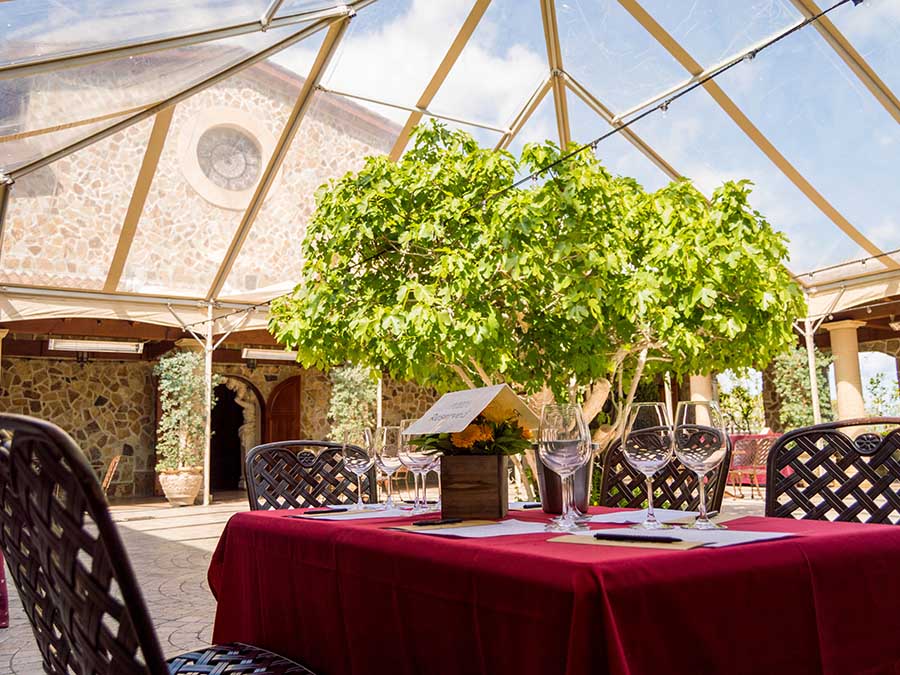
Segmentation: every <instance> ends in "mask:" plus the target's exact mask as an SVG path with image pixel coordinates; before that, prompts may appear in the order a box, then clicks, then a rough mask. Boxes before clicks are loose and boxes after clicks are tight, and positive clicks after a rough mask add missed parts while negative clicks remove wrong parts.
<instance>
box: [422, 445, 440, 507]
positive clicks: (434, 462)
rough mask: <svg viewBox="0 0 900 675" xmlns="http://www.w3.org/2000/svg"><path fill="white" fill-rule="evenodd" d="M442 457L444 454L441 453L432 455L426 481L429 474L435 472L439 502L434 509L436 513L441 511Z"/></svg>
mask: <svg viewBox="0 0 900 675" xmlns="http://www.w3.org/2000/svg"><path fill="white" fill-rule="evenodd" d="M441 455H442V453H440V452H435V453H433V454H431V455H430V457H431V463H430V464H429V465H428V471H426V472H425V478H426V480H427V478H428V473H429V472H431V471H433V472H434V475H436V476H437V488H438V496H437V502H436V503H435V505H434V508H433V510H434V511H440V510H441ZM426 503H427V500H426Z"/></svg>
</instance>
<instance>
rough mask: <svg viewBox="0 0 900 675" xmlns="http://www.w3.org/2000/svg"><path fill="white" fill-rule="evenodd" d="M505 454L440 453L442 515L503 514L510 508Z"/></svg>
mask: <svg viewBox="0 0 900 675" xmlns="http://www.w3.org/2000/svg"><path fill="white" fill-rule="evenodd" d="M508 476H509V472H508V464H507V458H506V455H457V456H444V457H441V516H442V517H443V518H464V519H481V518H484V519H493V518H504V517H506V513H507V511H508V509H509V483H508Z"/></svg>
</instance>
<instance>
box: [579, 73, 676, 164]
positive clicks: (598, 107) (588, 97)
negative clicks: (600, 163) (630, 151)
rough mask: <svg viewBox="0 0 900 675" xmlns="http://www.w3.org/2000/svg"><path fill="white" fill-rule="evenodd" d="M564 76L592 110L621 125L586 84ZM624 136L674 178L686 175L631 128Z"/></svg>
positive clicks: (626, 130) (612, 123)
mask: <svg viewBox="0 0 900 675" xmlns="http://www.w3.org/2000/svg"><path fill="white" fill-rule="evenodd" d="M563 77H564V78H565V81H566V85H568V87H569V88H570V89H571V90H572V91H573V92H574V93H575V95H576V96H578V98H580V99H581V100H582V101H584V102H585V103H586V104H587V105H588V107H589V108H591V110H593V111H594V112H595V113H597V114H598V115H599V116H600V117H602V118H603V119H604V120H605V121H606V123H607V124H609V125H610V126H613V127H618V126H620V125H619V124H617V123H616V121H615V116H614V115H613V113H612V111H611V110H610V109H609V108H607V107H606V106H605V105H603V103H601V102H600V100H599V99H598V98H597V97H596V96H594V95H593V94H592V93H591V92H590V91H588V90H587V89H586V88H585V87H584V86H582V85H581V83H580V82H578V80H576V79H575V78H574V77H572V76H571V75H569V74H568V73H564V74H563ZM619 133H620V134H622V136H624V137H625V140H627V141H628V142H629V143H631V144H632V145H633V146H634V147H636V148H637V149H638V150H640V151H641V153H642V154H643V155H644V156H645V157H646V158H647V159H649V160H650V161H651V162H653V163H654V164H655V165H656V167H657V168H658V169H659V170H660V171H662V172H663V173H664V174H666V175H667V176H668V177H669V178H671V179H672V180H681V179H682V178H684V176H683V175H682V174H681V173H679V172H678V171H676V170H675V168H674V167H673V166H672V165H671V164H669V163H668V162H667V161H666V160H665V159H663V158H662V156H661V155H660V154H659V153H657V152H656V151H655V150H654V149H653V148H652V147H650V145H649V144H648V143H647V142H646V141H644V139H642V138H641V137H640V136H638V135H637V133H636V132H634V131H633V130H632V129H631V128H626V129H622V131H620V132H619Z"/></svg>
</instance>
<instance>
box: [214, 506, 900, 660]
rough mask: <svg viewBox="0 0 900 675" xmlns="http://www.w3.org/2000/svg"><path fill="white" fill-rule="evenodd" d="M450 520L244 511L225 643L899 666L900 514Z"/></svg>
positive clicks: (228, 544)
mask: <svg viewBox="0 0 900 675" xmlns="http://www.w3.org/2000/svg"><path fill="white" fill-rule="evenodd" d="M619 511H621V509H606V508H599V507H592V508H591V509H590V513H591V514H593V515H595V516H600V517H602V518H607V517H612V518H615V517H616V515H611V514H617V513H618V512H619ZM723 515H727V514H723ZM436 517H438V516H437V515H435V514H430V515H419V516H410V515H407V514H405V513H404V514H394V515H392V516H390V517H381V518H370V517H362V518H360V519H357V518H351V517H349V516H348V517H347V518H346V519H343V518H339V517H331V518H328V519H323V518H318V517H315V516H310V517H304V516H303V511H300V510H295V511H256V512H245V513H238V514H235V515H234V516H233V517H232V518H231V519H230V520H229V522H228V523H227V525H226V527H225V529H224V531H223V534H222V536H221V539H220V541H219V544H218V546H217V548H216V550H215V552H214V554H213V556H212V560H211V563H210V567H209V573H208V580H209V585H210V588H211V590H212V592H213V594H214V595H215V597H216V598H217V601H218V605H217V611H216V618H215V627H214V632H213V639H214V641H215V642H217V643H225V642H232V641H239V642H247V643H251V644H255V645H259V646H261V647H264V648H266V649H269V650H272V651H275V652H278V653H281V654H283V655H285V656H288V657H290V658H293V659H295V660H297V661H299V662H302V663H303V664H304V665H306V666H307V667H309V668H311V669H312V670H314V671H315V672H316V673H318V674H319V675H387V674H390V675H444V674H447V675H450V674H454V675H461V674H462V675H465V674H469V673H473V674H479V675H507V674H509V675H556V674H560V675H587V674H588V673H591V674H597V673H616V674H626V673H627V674H630V675H639V674H645V673H646V674H649V673H691V674H693V675H697V674H706V673H729V674H734V673H767V674H778V673H792V674H794V675H800V674H804V673H817V674H828V675H831V674H833V675H845V674H849V673H866V674H868V675H875V674H881V673H885V674H886V673H894V674H896V673H900V612H898V607H900V527H898V526H893V525H868V524H859V523H846V522H840V523H835V522H822V521H811V520H793V519H781V518H763V517H756V516H746V517H740V518H736V519H732V520H727V522H725V523H724V524H725V526H726V527H727V528H728V531H729V532H734V533H744V532H746V533H750V532H754V533H760V532H768V533H773V534H772V536H777V535H779V534H781V535H786V536H784V537H783V538H777V539H769V540H765V541H755V542H752V543H744V544H740V545H734V546H720V547H710V546H706V545H704V546H699V547H697V548H689V549H688V548H674V546H676V545H675V544H671V545H669V547H667V546H666V545H664V544H662V543H660V544H641V543H633V542H632V543H630V542H615V541H598V540H597V539H595V538H593V537H591V536H585V535H580V536H575V537H573V536H562V535H561V533H559V532H548V531H545V530H544V527H543V525H544V524H545V523H547V522H548V521H549V519H550V518H551V516H550V515H548V514H545V513H543V512H542V511H541V510H540V509H522V510H510V512H509V515H508V516H507V518H506V519H505V520H504V521H502V522H500V523H497V524H496V528H497V529H496V530H490V529H489V530H488V531H489V532H494V531H496V532H498V533H499V532H500V530H504V534H503V536H480V537H477V538H468V537H462V536H454V535H453V531H452V529H447V530H444V531H443V532H441V535H442V536H438V532H437V528H436V529H435V530H429V528H424V527H423V528H417V527H415V526H410V525H411V523H412V522H416V521H418V520H422V519H428V518H432V519H433V518H436ZM523 523H524V525H523ZM529 525H530V526H531V527H530V530H529V531H527V532H519V530H526V529H528V528H529ZM589 527H590V528H591V529H598V530H599V529H603V530H610V529H612V530H616V532H619V531H620V530H619V529H617V528H621V532H622V533H625V534H629V533H631V532H634V531H633V530H629V529H627V528H628V526H627V525H624V524H622V525H616V524H608V523H591V524H590V525H589ZM398 528H405V529H398ZM517 528H518V529H517ZM460 530H462V528H460ZM506 532H510V533H512V534H506ZM515 532H519V533H515ZM690 532H694V531H690ZM690 532H688V531H686V530H681V529H670V530H664V531H662V532H660V534H663V535H675V537H676V538H677V537H678V536H679V535H680V534H682V533H684V534H685V535H687V534H689V533H690ZM753 536H756V535H753ZM578 540H580V541H578ZM585 544H588V545H585Z"/></svg>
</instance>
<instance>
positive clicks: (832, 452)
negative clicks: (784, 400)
mask: <svg viewBox="0 0 900 675" xmlns="http://www.w3.org/2000/svg"><path fill="white" fill-rule="evenodd" d="M860 431H862V432H863V433H858V432H860ZM852 434H855V435H852ZM766 515H767V516H774V517H777V518H803V519H811V520H846V521H853V522H864V523H891V524H895V525H896V524H900V418H898V417H871V418H861V419H852V420H842V421H840V422H830V423H827V424H819V425H816V426H811V427H804V428H802V429H796V430H794V431H790V432H788V433H786V434H785V435H784V436H782V437H781V438H779V439H778V441H776V443H775V444H774V445H773V446H772V449H771V451H770V452H769V461H768V465H767V467H766Z"/></svg>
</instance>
